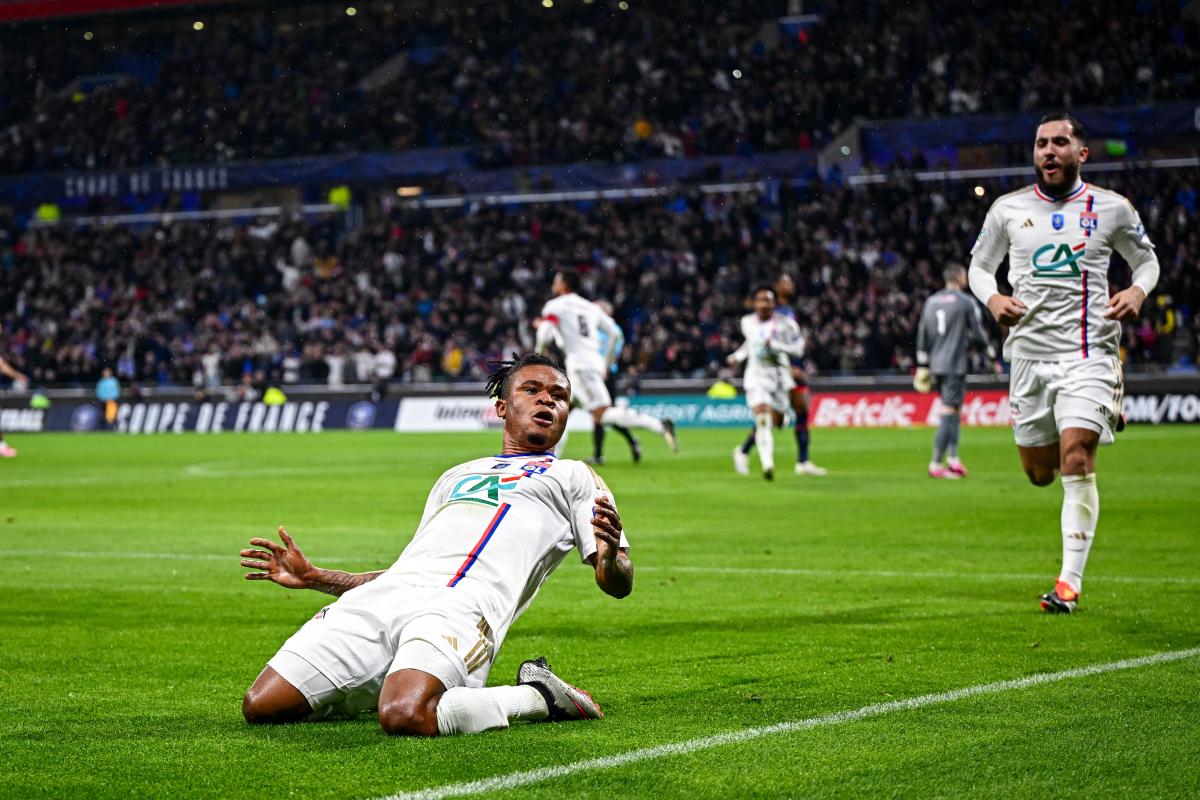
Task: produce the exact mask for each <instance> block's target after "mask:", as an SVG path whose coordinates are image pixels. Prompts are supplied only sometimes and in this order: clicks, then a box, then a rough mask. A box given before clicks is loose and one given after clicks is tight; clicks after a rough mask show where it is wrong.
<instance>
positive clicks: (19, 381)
mask: <svg viewBox="0 0 1200 800" xmlns="http://www.w3.org/2000/svg"><path fill="white" fill-rule="evenodd" d="M0 373H3V374H4V375H5V376H6V377H8V378H9V379H10V380H11V381H12V382H13V386H14V388H17V389H24V388H25V387H26V386H28V385H29V378H28V377H26V376H25V373H23V372H20V371H19V370H18V369H17V368H16V367H14V366H13V365H12V364H9V363H8V362H7V361H5V360H4V358H3V357H0ZM16 457H17V450H16V448H14V447H12V446H11V445H9V444H8V442H6V441H4V431H3V430H0V458H16Z"/></svg>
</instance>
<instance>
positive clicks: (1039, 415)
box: [968, 114, 1159, 613]
mask: <svg viewBox="0 0 1200 800" xmlns="http://www.w3.org/2000/svg"><path fill="white" fill-rule="evenodd" d="M1087 158H1088V148H1087V137H1086V133H1085V132H1084V129H1083V126H1082V125H1081V124H1080V123H1079V120H1077V119H1075V118H1074V117H1072V116H1071V115H1069V114H1050V115H1047V116H1045V117H1043V118H1042V120H1041V122H1040V124H1039V125H1038V128H1037V132H1036V134H1035V136H1034V142H1033V166H1034V170H1035V171H1036V173H1037V181H1036V182H1035V183H1034V184H1033V185H1031V186H1027V187H1025V188H1024V189H1019V190H1017V191H1015V192H1011V193H1009V194H1006V195H1004V196H1003V197H1000V198H999V199H997V200H996V202H995V203H993V204H992V207H991V209H990V210H989V211H988V213H987V218H986V219H985V220H984V223H983V228H982V230H981V231H980V232H979V238H978V240H976V242H975V246H974V248H972V250H971V266H970V270H969V271H968V279H969V281H970V285H971V291H972V292H974V294H975V296H976V297H977V298H979V300H980V301H981V302H983V303H984V304H985V305H987V307H988V310H989V311H990V312H991V313H992V316H993V317H995V318H996V321H997V322H999V323H1000V324H1001V325H1006V326H1009V327H1010V328H1011V330H1010V332H1009V335H1008V340H1007V341H1006V342H1005V343H1004V355H1005V358H1007V359H1008V360H1009V361H1010V362H1011V364H1012V368H1011V375H1010V388H1009V401H1010V404H1011V408H1012V421H1013V433H1014V438H1015V439H1016V443H1017V450H1018V452H1019V453H1020V456H1021V465H1022V467H1023V468H1024V469H1025V474H1026V475H1027V476H1028V477H1029V480H1030V482H1031V483H1033V484H1034V485H1035V486H1048V485H1050V484H1051V483H1053V482H1054V479H1055V477H1056V476H1057V475H1058V474H1060V473H1061V475H1062V489H1063V502H1062V514H1061V533H1062V570H1061V572H1060V573H1059V575H1058V579H1057V580H1056V581H1055V584H1054V588H1053V589H1052V590H1050V591H1049V592H1046V593H1045V594H1043V595H1042V596H1041V606H1042V608H1043V609H1044V610H1045V611H1048V612H1053V613H1071V612H1073V611H1074V610H1075V608H1076V603H1077V602H1078V601H1079V594H1080V591H1081V590H1082V588H1083V570H1084V565H1085V564H1086V563H1087V557H1088V552H1089V551H1090V550H1091V547H1092V541H1093V539H1094V537H1095V534H1096V523H1097V520H1098V519H1099V517H1100V495H1099V492H1098V490H1097V488H1096V449H1097V446H1098V445H1101V444H1110V443H1112V441H1113V434H1114V433H1115V432H1116V431H1118V430H1120V428H1121V417H1120V414H1121V400H1122V396H1123V391H1124V386H1123V379H1122V374H1121V362H1120V359H1119V349H1118V347H1119V342H1120V336H1121V322H1123V321H1126V320H1132V319H1135V318H1136V317H1137V316H1138V314H1139V313H1140V312H1141V308H1142V304H1143V303H1144V302H1145V300H1146V296H1147V295H1148V294H1149V293H1150V292H1151V291H1152V290H1153V289H1154V286H1155V284H1156V283H1157V282H1158V272H1159V267H1158V259H1157V257H1156V256H1155V254H1154V245H1153V244H1151V242H1150V239H1149V238H1148V237H1147V236H1146V230H1145V228H1144V227H1143V226H1142V222H1141V220H1140V219H1139V217H1138V214H1137V211H1135V210H1134V208H1133V206H1132V205H1130V203H1129V201H1128V200H1127V199H1125V198H1124V197H1122V196H1121V195H1119V194H1117V193H1115V192H1110V191H1108V190H1106V189H1101V188H1099V187H1097V186H1092V185H1091V184H1088V183H1085V182H1083V181H1082V180H1081V179H1080V177H1079V171H1080V167H1081V166H1082V165H1083V164H1084V163H1085V162H1086V161H1087ZM1114 250H1115V251H1116V252H1118V253H1120V254H1121V256H1122V257H1123V258H1124V259H1125V261H1126V262H1127V263H1128V264H1129V267H1130V269H1131V270H1132V271H1133V280H1132V285H1131V286H1129V287H1128V288H1126V289H1123V290H1121V291H1118V292H1115V293H1113V294H1112V295H1111V296H1110V294H1109V287H1108V266H1109V259H1110V258H1111V256H1112V253H1113V251H1114ZM1006 257H1007V259H1008V280H1009V283H1010V284H1011V285H1012V287H1013V294H1012V295H1011V296H1009V295H1003V294H1000V292H999V291H998V289H997V282H996V271H997V269H998V268H999V266H1000V264H1001V262H1002V261H1004V259H1005V258H1006Z"/></svg>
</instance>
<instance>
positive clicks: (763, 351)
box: [727, 286, 804, 480]
mask: <svg viewBox="0 0 1200 800" xmlns="http://www.w3.org/2000/svg"><path fill="white" fill-rule="evenodd" d="M751 298H752V300H753V301H754V311H753V312H752V313H750V314H747V315H745V316H744V317H742V321H741V328H742V338H743V341H742V345H741V347H739V348H738V349H737V350H735V351H734V352H733V353H731V354H730V356H729V358H728V359H727V361H728V363H729V364H731V365H733V364H741V363H745V364H746V374H745V378H744V385H745V389H746V404H747V405H748V406H750V410H751V412H752V413H753V414H754V432H753V438H751V439H748V440H747V441H746V443H745V444H743V445H742V446H741V447H735V448H734V449H733V464H734V468H735V469H736V470H737V471H738V472H739V473H740V474H743V475H746V474H749V472H750V466H749V463H748V460H749V458H748V453H749V450H750V447H752V446H753V445H754V444H755V442H757V444H758V459H759V461H760V462H761V464H762V470H763V477H764V478H766V479H767V480H774V478H775V439H774V435H773V434H772V428H773V427H778V426H781V425H783V417H784V415H785V414H786V413H787V412H788V409H789V408H791V400H790V399H789V397H788V395H789V393H790V392H791V390H792V389H793V388H794V387H795V385H796V384H795V381H794V380H793V379H792V367H791V362H790V361H789V358H799V357H800V356H802V355H803V354H804V337H803V336H801V335H800V326H799V325H797V324H796V320H794V319H792V318H791V317H788V316H785V315H783V314H780V313H777V312H776V310H775V290H774V289H772V288H771V287H770V286H762V287H759V288H758V289H755V290H754V293H753V295H751ZM796 473H797V474H803V473H802V472H801V469H800V464H797V465H796Z"/></svg>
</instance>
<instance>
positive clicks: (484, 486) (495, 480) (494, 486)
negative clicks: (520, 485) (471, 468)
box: [447, 474, 525, 506]
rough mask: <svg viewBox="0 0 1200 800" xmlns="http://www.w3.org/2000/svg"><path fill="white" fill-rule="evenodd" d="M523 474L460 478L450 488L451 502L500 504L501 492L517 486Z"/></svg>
mask: <svg viewBox="0 0 1200 800" xmlns="http://www.w3.org/2000/svg"><path fill="white" fill-rule="evenodd" d="M523 477H525V476H523V475H479V474H476V475H467V476H466V477H465V478H461V479H459V481H458V483H456V484H454V488H453V489H452V490H450V497H449V500H448V501H447V502H450V503H480V504H482V505H485V506H498V505H500V493H501V492H502V491H505V490H506V489H515V488H517V481H519V480H520V479H521V478H523Z"/></svg>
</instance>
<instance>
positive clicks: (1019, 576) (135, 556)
mask: <svg viewBox="0 0 1200 800" xmlns="http://www.w3.org/2000/svg"><path fill="white" fill-rule="evenodd" d="M250 546H251V545H248V544H247V545H245V547H250ZM21 557H29V558H50V557H58V558H110V559H117V560H130V561H230V562H232V561H234V560H235V559H237V558H238V557H239V556H238V555H237V551H234V550H231V551H230V552H229V553H226V554H220V553H180V552H169V553H160V552H153V551H136V552H126V551H120V550H53V549H49V548H40V549H31V550H20V549H0V558H21ZM378 560H379V559H378V558H374V557H372V556H367V555H360V556H347V555H335V556H330V555H324V556H317V561H321V562H325V563H330V564H345V563H348V562H350V563H362V562H376V561H378ZM637 571H639V572H683V573H689V574H698V575H784V576H788V575H793V576H797V577H811V578H932V579H935V580H941V579H943V578H945V579H955V580H960V579H962V580H983V581H988V580H1006V581H1037V580H1045V578H1046V576H1045V574H1041V573H1039V574H1034V573H1022V572H923V571H912V572H906V571H904V570H884V569H806V568H803V567H795V568H791V567H699V566H686V565H679V564H672V565H669V566H663V565H660V564H640V565H638V566H637ZM1088 581H1089V583H1154V584H1178V585H1184V586H1195V585H1197V584H1200V578H1189V577H1164V576H1159V575H1155V576H1141V575H1097V576H1094V577H1092V578H1089V579H1088Z"/></svg>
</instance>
